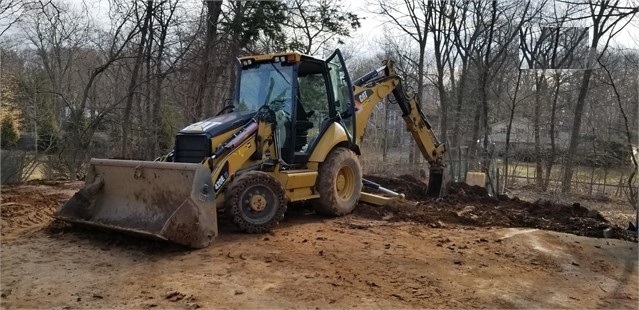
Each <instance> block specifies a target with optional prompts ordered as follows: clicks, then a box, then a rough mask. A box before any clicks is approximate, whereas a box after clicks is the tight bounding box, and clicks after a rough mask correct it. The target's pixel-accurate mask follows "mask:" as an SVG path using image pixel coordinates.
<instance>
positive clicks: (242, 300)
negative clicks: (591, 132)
mask: <svg viewBox="0 0 639 310" xmlns="http://www.w3.org/2000/svg"><path fill="white" fill-rule="evenodd" d="M373 181H377V182H380V183H383V184H384V185H386V186H387V187H395V188H394V189H397V190H401V191H403V192H405V193H406V194H407V198H408V201H406V202H403V203H398V204H394V205H391V206H385V207H374V206H370V205H366V204H360V205H358V207H357V208H356V210H355V212H354V213H353V214H351V215H348V216H345V217H341V218H326V217H320V216H318V215H315V214H313V213H312V212H310V211H309V210H308V209H306V208H305V207H304V206H303V205H298V206H291V207H290V208H289V212H288V213H287V216H286V218H285V221H284V222H283V223H281V224H280V225H279V226H278V227H277V228H276V229H275V230H274V231H273V232H271V233H269V234H259V235H249V234H243V233H240V232H238V231H237V230H236V229H235V228H234V227H233V226H232V225H231V224H230V223H228V221H227V220H225V219H222V220H221V223H220V236H219V237H218V238H217V239H216V242H215V243H214V244H213V245H212V246H210V247H208V248H206V249H200V250H192V249H185V248H182V247H179V246H174V245H171V244H166V243H163V242H158V241H152V240H143V239H137V238H133V237H129V236H125V235H121V234H114V233H111V232H102V231H96V230H91V229H85V228H82V227H75V226H70V225H67V224H65V223H59V222H56V221H52V220H51V214H52V213H53V211H54V209H55V207H56V206H57V205H58V204H60V203H62V202H64V201H65V200H66V199H68V198H70V197H71V195H72V194H73V193H74V192H75V191H76V190H77V189H79V188H80V186H81V185H82V184H81V183H64V182H53V183H46V182H36V183H31V184H25V185H19V186H5V187H3V188H2V193H1V197H2V206H1V210H2V217H1V220H2V229H1V232H2V244H1V248H0V250H1V254H0V255H1V256H0V258H1V261H0V267H1V270H0V272H1V279H0V285H1V286H0V291H1V294H2V295H1V298H0V307H2V308H58V309H60V308H62V309H75V308H147V309H148V308H189V309H196V308H230V309H237V308H242V309H245V308H304V309H306V308H340V309H343V308H363V309H380V308H383V309H387V308H392V309H395V308H625V309H637V307H638V299H639V296H638V295H639V293H638V291H639V279H638V266H637V265H638V262H639V258H638V252H637V242H636V237H635V236H634V235H632V234H628V233H627V232H626V231H625V230H624V229H623V228H622V227H619V226H618V225H616V224H614V223H612V222H609V221H608V219H607V216H602V214H601V213H599V212H598V211H596V210H595V208H596V207H597V205H596V204H593V203H591V202H590V201H579V202H578V203H563V202H556V201H531V200H528V199H527V200H524V199H516V198H515V199H513V198H509V197H501V199H499V200H495V199H492V198H489V197H486V196H485V195H484V193H482V192H481V190H478V189H477V188H471V187H465V186H462V185H457V187H456V188H455V187H454V188H453V190H452V193H451V194H450V195H449V196H448V197H446V198H444V199H442V200H427V199H425V198H424V197H422V196H421V193H422V191H423V190H422V189H421V188H420V186H421V184H420V183H418V182H419V181H418V180H412V179H410V178H396V179H392V178H379V179H377V180H373ZM610 226H612V227H613V230H612V233H613V238H609V239H604V238H601V237H602V236H603V229H605V228H607V227H610ZM624 228H625V227H624Z"/></svg>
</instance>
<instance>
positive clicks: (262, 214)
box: [240, 185, 277, 224]
mask: <svg viewBox="0 0 639 310" xmlns="http://www.w3.org/2000/svg"><path fill="white" fill-rule="evenodd" d="M276 202H277V197H276V195H275V193H274V192H273V191H272V190H271V189H270V188H268V187H266V186H263V185H255V186H252V187H249V188H247V189H246V190H244V192H242V194H241V195H240V210H242V214H243V216H244V218H245V219H246V220H248V221H249V222H250V223H253V224H263V223H266V222H268V221H269V220H270V219H271V217H273V215H274V214H275V212H276V211H277V205H276Z"/></svg>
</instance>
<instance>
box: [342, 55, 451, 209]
mask: <svg viewBox="0 0 639 310" xmlns="http://www.w3.org/2000/svg"><path fill="white" fill-rule="evenodd" d="M383 64H384V66H382V67H380V68H378V69H375V70H373V71H371V72H369V73H367V74H366V75H364V76H362V77H361V78H359V79H357V80H355V81H353V83H352V84H353V94H354V97H355V110H356V114H357V117H356V121H357V129H356V132H357V133H358V137H357V141H356V143H357V145H360V143H361V141H362V139H363V133H364V132H365V130H366V125H367V124H368V119H369V118H370V115H371V113H372V111H373V109H374V107H375V106H376V105H377V104H378V103H379V102H381V101H382V100H383V99H384V98H386V97H387V96H389V95H390V94H392V99H394V100H391V102H392V103H396V104H397V105H399V108H400V109H401V111H402V118H403V119H404V121H405V122H406V129H407V130H408V131H409V132H410V133H411V135H412V136H413V138H414V139H415V142H416V143H417V146H418V148H419V150H420V151H421V153H422V156H424V159H426V161H427V162H428V164H429V170H430V175H429V181H428V191H427V196H430V197H437V196H442V195H443V194H445V185H446V184H445V181H444V177H445V176H446V173H445V164H444V153H445V152H446V146H445V144H443V143H441V142H440V141H439V140H438V139H437V137H436V136H435V133H434V132H433V129H432V126H431V124H430V123H429V122H428V120H427V119H426V116H425V115H424V113H423V111H422V109H421V107H420V105H419V99H418V98H417V95H416V94H415V92H414V91H407V90H406V89H404V85H403V83H402V79H401V78H400V77H399V76H398V75H397V73H396V72H395V68H394V63H393V61H391V60H384V61H383Z"/></svg>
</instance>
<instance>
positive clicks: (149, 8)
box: [120, 0, 153, 159]
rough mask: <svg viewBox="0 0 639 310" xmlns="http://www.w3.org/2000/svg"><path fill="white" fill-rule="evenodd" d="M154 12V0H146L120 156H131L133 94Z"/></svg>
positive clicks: (123, 127) (128, 95)
mask: <svg viewBox="0 0 639 310" xmlns="http://www.w3.org/2000/svg"><path fill="white" fill-rule="evenodd" d="M152 13H153V0H148V1H147V2H146V11H145V15H144V24H143V25H142V28H141V29H140V43H139V44H138V51H137V55H136V59H135V65H134V67H133V72H132V73H131V80H130V81H129V91H128V94H127V97H126V105H125V108H124V115H123V117H122V148H121V149H120V157H121V158H123V159H124V158H128V157H129V153H130V150H129V136H130V134H131V110H132V108H133V94H134V91H135V88H136V87H137V83H138V73H139V71H140V67H141V65H142V60H143V59H142V58H143V54H144V47H145V43H146V34H147V31H148V27H149V22H150V20H151V15H152Z"/></svg>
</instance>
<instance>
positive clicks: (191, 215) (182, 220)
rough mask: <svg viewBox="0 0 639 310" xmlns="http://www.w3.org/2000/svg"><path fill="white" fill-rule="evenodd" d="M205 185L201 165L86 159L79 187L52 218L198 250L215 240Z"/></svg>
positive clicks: (213, 214) (206, 174) (210, 191)
mask: <svg viewBox="0 0 639 310" xmlns="http://www.w3.org/2000/svg"><path fill="white" fill-rule="evenodd" d="M211 182H212V181H211V173H210V171H209V169H208V168H207V167H206V166H203V165H201V164H187V163H169V162H149V161H132V160H108V159H92V160H91V162H90V166H89V173H88V175H87V178H86V183H85V186H84V188H82V189H81V190H80V191H78V192H77V193H75V195H73V197H72V198H71V199H70V200H69V201H67V202H66V203H65V204H63V205H61V206H60V207H58V209H57V211H56V213H55V215H54V216H55V217H56V218H59V219H61V220H64V221H68V222H73V223H80V224H86V225H91V226H96V227H100V228H105V229H110V230H116V231H122V232H127V233H133V234H137V235H143V236H146V237H151V238H157V239H162V240H169V241H172V242H175V243H179V244H183V245H186V246H189V247H194V248H203V247H206V246H208V245H209V244H210V243H211V242H212V241H213V239H214V238H215V237H216V236H217V213H216V209H215V200H214V192H213V185H212V184H211Z"/></svg>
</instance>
